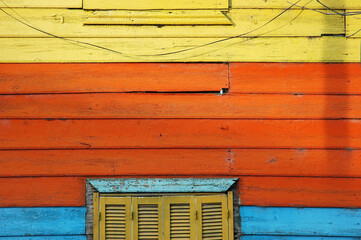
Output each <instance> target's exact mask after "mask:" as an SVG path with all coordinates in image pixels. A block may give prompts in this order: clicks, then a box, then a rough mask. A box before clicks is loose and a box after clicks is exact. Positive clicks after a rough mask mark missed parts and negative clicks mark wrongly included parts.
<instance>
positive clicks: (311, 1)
mask: <svg viewBox="0 0 361 240" xmlns="http://www.w3.org/2000/svg"><path fill="white" fill-rule="evenodd" d="M294 3H297V6H299V7H303V6H304V7H307V8H313V9H327V7H329V8H332V9H360V8H361V1H359V0H319V2H317V0H300V1H299V2H298V0H232V8H288V7H290V6H291V5H292V4H294ZM320 3H322V4H323V5H322V4H320Z"/></svg>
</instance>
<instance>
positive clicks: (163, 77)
mask: <svg viewBox="0 0 361 240" xmlns="http://www.w3.org/2000/svg"><path fill="white" fill-rule="evenodd" d="M0 79H1V81H0V93H1V94H16V93H83V92H135V91H153V92H193V91H194V92H197V91H220V90H221V89H222V88H228V87H229V86H228V66H227V65H226V64H177V63H171V64H156V63H136V64H133V63H120V64H119V63H107V64H102V63H92V64H46V63H37V64H0ZM114 79H117V80H116V81H114Z"/></svg>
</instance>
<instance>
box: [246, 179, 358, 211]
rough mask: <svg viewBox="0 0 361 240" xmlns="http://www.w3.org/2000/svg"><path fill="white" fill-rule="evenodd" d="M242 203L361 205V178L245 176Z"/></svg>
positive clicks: (300, 205) (261, 204)
mask: <svg viewBox="0 0 361 240" xmlns="http://www.w3.org/2000/svg"><path fill="white" fill-rule="evenodd" d="M239 192H240V200H241V203H242V204H243V205H255V206H282V207H283V206H299V207H348V208H360V207H361V178H312V177H242V178H241V179H240V182H239Z"/></svg>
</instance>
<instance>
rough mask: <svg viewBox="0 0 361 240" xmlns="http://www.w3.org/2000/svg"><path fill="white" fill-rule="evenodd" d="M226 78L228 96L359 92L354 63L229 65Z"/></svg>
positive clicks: (360, 70)
mask: <svg viewBox="0 0 361 240" xmlns="http://www.w3.org/2000/svg"><path fill="white" fill-rule="evenodd" d="M229 78H230V85H231V88H230V92H231V93H243V94H245V93H260V94H261V93H272V94H284V93H287V94H319V95H322V94H328V95H329V94H335V95H337V94H345V95H349V94H360V93H361V66H360V64H358V63H357V64H352V63H348V64H344V63H331V64H322V63H287V64H285V63H230V66H229ZM347 103H348V101H345V102H344V104H345V105H346V104H347Z"/></svg>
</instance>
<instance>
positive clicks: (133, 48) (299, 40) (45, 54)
mask: <svg viewBox="0 0 361 240" xmlns="http://www.w3.org/2000/svg"><path fill="white" fill-rule="evenodd" d="M74 41H75V42H74ZM0 44H1V46H3V50H2V54H1V55H0V62H2V63H6V62H22V63H31V62H359V61H360V54H359V53H360V42H359V40H357V39H350V38H348V39H346V38H343V37H315V38H306V37H295V38H282V37H281V38H277V37H275V38H232V39H225V38H81V39H80V38H74V39H73V38H72V39H68V40H66V41H65V40H62V39H58V38H57V39H54V38H26V39H24V38H1V39H0ZM95 46H96V47H95Z"/></svg>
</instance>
